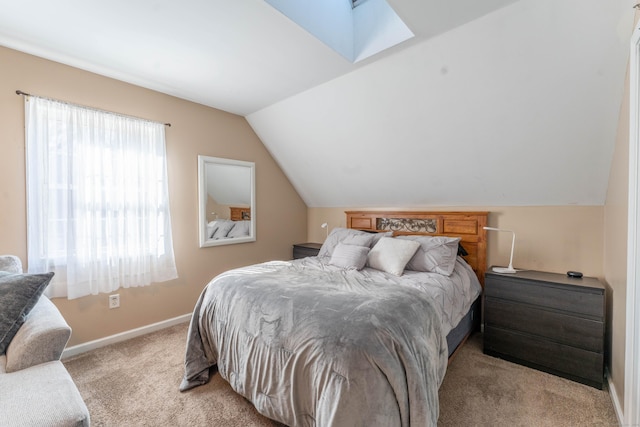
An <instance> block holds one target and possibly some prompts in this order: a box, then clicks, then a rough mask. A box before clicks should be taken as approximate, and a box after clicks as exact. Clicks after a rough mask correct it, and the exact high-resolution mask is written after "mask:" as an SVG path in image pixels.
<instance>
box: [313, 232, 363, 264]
mask: <svg viewBox="0 0 640 427" xmlns="http://www.w3.org/2000/svg"><path fill="white" fill-rule="evenodd" d="M374 238H375V235H373V234H371V233H366V232H364V231H360V230H352V229H351V228H342V227H336V228H334V229H333V230H331V233H329V236H327V238H326V240H325V241H324V243H323V244H322V247H320V250H319V251H318V256H319V257H326V258H331V255H333V251H334V250H335V249H336V246H338V243H344V244H346V245H355V246H366V247H368V248H370V247H371V242H373V240H374Z"/></svg>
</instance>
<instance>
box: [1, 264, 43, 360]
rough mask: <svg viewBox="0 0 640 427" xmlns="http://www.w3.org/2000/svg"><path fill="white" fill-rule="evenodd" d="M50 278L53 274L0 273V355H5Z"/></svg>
mask: <svg viewBox="0 0 640 427" xmlns="http://www.w3.org/2000/svg"><path fill="white" fill-rule="evenodd" d="M52 277H53V273H43V274H15V273H6V272H0V355H3V354H5V352H6V351H7V347H8V346H9V343H10V342H11V340H12V339H13V337H14V336H15V334H16V333H17V332H18V329H20V326H22V324H23V323H24V321H25V319H26V318H27V315H28V314H29V312H30V311H31V309H32V308H33V306H35V305H36V303H37V302H38V300H39V299H40V296H41V295H42V292H44V289H45V288H46V287H47V285H48V284H49V282H50V281H51V278H52Z"/></svg>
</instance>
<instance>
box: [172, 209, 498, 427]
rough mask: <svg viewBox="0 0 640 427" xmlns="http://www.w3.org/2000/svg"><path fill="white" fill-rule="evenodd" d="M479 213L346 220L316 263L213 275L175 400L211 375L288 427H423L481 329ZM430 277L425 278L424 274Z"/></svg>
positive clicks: (482, 216) (432, 421)
mask: <svg viewBox="0 0 640 427" xmlns="http://www.w3.org/2000/svg"><path fill="white" fill-rule="evenodd" d="M486 219H487V213H486V212H369V211H349V212H347V221H346V224H347V227H345V228H342V227H338V228H336V229H334V230H332V232H331V234H330V235H329V236H328V237H327V240H326V241H325V243H324V244H323V246H322V248H321V250H320V252H319V254H318V256H317V257H309V258H304V259H299V260H293V261H272V262H267V263H262V264H257V265H253V266H248V267H243V268H239V269H234V270H230V271H227V272H225V273H222V274H220V275H218V276H217V277H215V278H214V279H213V280H212V281H211V282H210V283H209V284H208V285H207V286H206V288H205V289H204V291H203V292H202V294H201V296H200V298H199V299H198V301H197V303H196V306H195V308H194V312H193V316H192V320H191V324H190V327H189V333H188V337H187V347H186V354H185V374H184V378H183V381H182V383H181V384H180V390H181V391H186V390H189V389H191V388H193V387H196V386H198V385H202V384H204V383H206V382H207V381H208V380H209V376H210V375H212V374H213V373H214V371H213V370H212V368H213V367H217V370H218V373H219V374H220V375H222V377H223V378H224V379H225V380H226V381H228V382H229V384H230V385H231V387H232V388H233V389H234V390H235V391H236V392H237V393H239V394H241V395H242V396H244V397H245V398H247V399H248V400H250V401H251V402H252V403H253V405H254V406H255V407H256V409H257V410H258V411H259V412H260V413H262V414H263V415H265V416H267V417H269V418H271V419H274V420H276V421H279V422H281V423H284V424H286V425H290V426H346V425H348V426H373V425H384V426H430V425H436V423H437V419H438V411H439V408H438V388H439V386H440V384H441V382H442V379H443V377H444V374H445V371H446V367H447V361H448V360H449V358H450V357H451V356H452V355H453V354H454V350H455V349H456V348H458V347H459V346H460V345H461V343H463V342H464V340H465V339H466V337H467V336H468V335H469V333H470V332H471V330H472V329H473V327H474V324H476V323H477V320H478V319H479V316H478V315H477V310H478V300H479V295H480V294H481V283H482V281H483V276H484V269H485V266H486V236H485V231H484V229H483V228H482V227H483V226H485V225H486ZM427 270H428V271H427Z"/></svg>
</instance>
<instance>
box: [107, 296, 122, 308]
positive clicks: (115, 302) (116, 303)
mask: <svg viewBox="0 0 640 427" xmlns="http://www.w3.org/2000/svg"><path fill="white" fill-rule="evenodd" d="M118 307H120V294H113V295H109V308H118Z"/></svg>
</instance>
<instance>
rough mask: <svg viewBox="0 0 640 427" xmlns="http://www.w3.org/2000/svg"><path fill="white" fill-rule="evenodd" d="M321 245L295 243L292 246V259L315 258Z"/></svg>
mask: <svg viewBox="0 0 640 427" xmlns="http://www.w3.org/2000/svg"><path fill="white" fill-rule="evenodd" d="M321 247H322V243H296V244H295V245H293V259H298V258H306V257H308V256H317V255H318V252H319V251H320V248H321Z"/></svg>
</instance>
